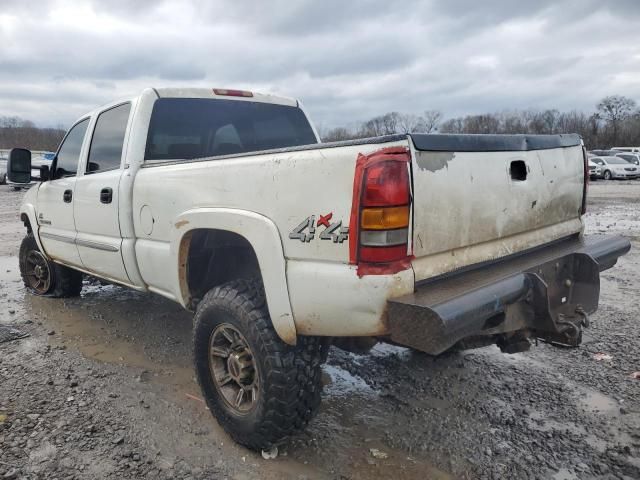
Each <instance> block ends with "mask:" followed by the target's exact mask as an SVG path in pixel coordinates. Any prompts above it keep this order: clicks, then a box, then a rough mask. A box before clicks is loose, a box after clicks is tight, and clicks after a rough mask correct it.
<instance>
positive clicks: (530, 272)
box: [388, 235, 631, 355]
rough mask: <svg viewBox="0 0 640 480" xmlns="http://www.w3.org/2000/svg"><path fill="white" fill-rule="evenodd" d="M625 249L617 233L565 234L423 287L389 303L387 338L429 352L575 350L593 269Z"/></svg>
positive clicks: (596, 286) (588, 308)
mask: <svg viewBox="0 0 640 480" xmlns="http://www.w3.org/2000/svg"><path fill="white" fill-rule="evenodd" d="M630 247H631V244H630V243H629V241H628V240H627V239H625V238H623V237H618V236H607V235H593V236H587V237H572V238H569V239H565V240H562V241H560V242H556V243H553V244H551V245H547V246H544V247H542V248H538V249H535V250H533V251H528V252H523V253H522V254H518V255H515V256H511V257H508V258H506V259H503V260H500V261H498V262H495V263H489V264H483V265H479V266H477V267H476V268H473V269H471V270H466V271H463V272H462V271H461V272H457V273H455V274H453V275H448V276H446V277H440V278H438V279H435V280H430V281H428V282H423V283H421V284H419V285H418V286H417V288H416V291H415V292H414V293H412V294H410V295H406V296H403V297H400V298H394V299H392V300H389V302H388V322H389V330H390V339H391V340H392V341H393V342H395V343H398V344H401V345H406V346H409V347H412V348H415V349H418V350H422V351H424V352H427V353H430V354H434V355H436V354H439V353H442V352H444V351H445V350H447V349H449V348H450V347H452V346H454V345H456V344H459V343H460V344H462V346H465V345H469V346H471V345H475V344H479V343H496V342H497V343H498V344H502V345H506V346H508V345H509V344H510V342H513V343H517V342H523V341H524V342H527V341H526V339H527V338H528V337H535V338H542V339H545V340H549V341H553V342H558V343H563V344H569V345H577V344H579V343H580V340H581V328H582V325H583V324H584V322H585V320H586V318H587V315H588V314H591V313H593V312H595V310H596V309H597V307H598V298H599V294H600V275H599V274H600V272H601V271H603V270H606V269H608V268H611V267H612V266H613V265H615V263H616V261H617V259H618V257H620V256H621V255H624V254H626V253H627V252H628V251H629V249H630ZM527 345H528V342H527ZM505 350H507V351H508V348H505Z"/></svg>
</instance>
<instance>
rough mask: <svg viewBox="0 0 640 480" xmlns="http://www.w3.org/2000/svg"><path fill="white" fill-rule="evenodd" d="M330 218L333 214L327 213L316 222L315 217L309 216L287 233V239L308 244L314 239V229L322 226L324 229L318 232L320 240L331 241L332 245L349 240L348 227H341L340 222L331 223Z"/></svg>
mask: <svg viewBox="0 0 640 480" xmlns="http://www.w3.org/2000/svg"><path fill="white" fill-rule="evenodd" d="M332 217H333V212H329V213H327V214H326V215H320V218H319V219H318V221H317V222H316V216H315V215H311V216H309V217H307V218H305V219H304V220H303V221H302V222H300V224H299V225H298V226H297V227H296V228H294V229H293V230H292V231H291V233H289V238H290V239H292V240H300V241H301V242H302V243H305V242H307V243H308V242H310V241H311V240H313V239H314V238H315V236H316V229H317V228H318V227H320V226H323V227H325V228H324V230H322V232H320V240H333V243H342V242H344V241H345V240H347V239H348V238H349V227H343V226H342V220H340V221H339V222H333V223H331V218H332Z"/></svg>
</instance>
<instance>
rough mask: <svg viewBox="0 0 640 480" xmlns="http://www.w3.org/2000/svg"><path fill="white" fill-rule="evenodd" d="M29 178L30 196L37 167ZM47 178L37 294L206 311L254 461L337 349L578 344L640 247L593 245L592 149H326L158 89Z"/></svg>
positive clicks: (211, 357)
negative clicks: (89, 292) (157, 299)
mask: <svg viewBox="0 0 640 480" xmlns="http://www.w3.org/2000/svg"><path fill="white" fill-rule="evenodd" d="M613 160H614V161H619V162H624V163H626V162H625V161H624V160H623V159H621V158H618V157H613ZM627 165H629V164H628V163H627ZM8 167H9V168H8V173H9V178H10V179H11V180H12V181H21V182H24V183H28V182H30V181H31V176H30V170H31V153H30V152H29V151H28V150H24V149H14V150H12V152H11V154H10V158H9V166H8ZM634 168H635V167H634ZM46 170H47V169H46V168H43V174H42V177H43V181H42V182H41V183H40V184H39V185H36V186H34V187H33V188H31V190H29V192H27V194H26V195H25V196H24V198H23V204H22V207H21V210H20V214H21V219H22V221H23V222H24V224H25V227H26V236H25V238H24V240H23V243H22V246H21V248H20V272H21V274H22V278H23V281H24V283H25V286H26V287H27V289H28V290H29V291H30V292H32V293H34V294H36V295H43V296H48V297H65V296H77V295H79V294H80V291H81V289H82V286H83V283H82V274H83V272H84V273H87V274H90V275H92V276H96V277H98V278H101V279H104V280H105V281H108V282H112V283H118V284H122V285H125V286H127V287H129V288H133V289H135V290H138V291H143V292H154V293H157V294H160V295H163V296H165V297H167V298H169V299H171V300H173V301H175V302H178V303H179V304H181V305H182V306H183V307H184V308H186V309H188V310H191V311H194V312H195V317H194V333H193V339H194V344H193V352H194V353H193V357H194V361H195V370H196V375H197V378H198V381H199V383H200V386H201V388H202V392H203V396H204V399H205V401H206V403H207V406H208V407H209V409H210V411H211V412H212V413H213V414H214V415H215V416H216V417H217V419H218V421H219V422H220V424H221V425H222V426H223V427H224V428H225V429H226V430H227V432H229V433H230V435H231V436H232V437H233V438H234V439H235V440H236V441H238V442H239V443H242V444H244V445H247V446H249V447H251V448H254V449H261V448H269V447H271V446H273V445H277V444H278V443H279V442H281V441H282V440H283V439H284V438H285V437H287V436H288V435H290V434H292V433H293V432H295V431H296V430H298V429H300V428H302V427H304V426H305V425H306V423H307V422H308V421H309V420H310V419H311V418H312V417H313V415H314V414H315V413H316V412H317V410H318V407H319V403H320V391H321V388H322V381H321V380H322V379H321V373H322V371H321V368H320V367H321V364H322V362H323V361H324V360H325V359H326V355H327V348H328V347H329V345H330V344H331V343H334V344H335V345H336V346H340V347H341V348H345V349H351V350H354V349H357V350H362V349H364V348H365V347H369V348H371V347H373V345H375V344H376V342H377V341H386V342H390V343H393V344H397V345H404V346H407V347H411V348H414V349H416V350H420V351H423V352H426V353H429V354H432V355H438V354H440V353H442V352H444V351H446V350H448V349H450V348H454V347H456V348H475V347H478V346H484V345H490V344H497V345H498V346H499V347H500V349H501V350H502V351H503V352H505V353H516V352H522V351H525V350H528V349H529V347H530V340H535V339H538V338H541V339H544V340H547V341H549V342H553V343H557V344H564V345H571V346H577V345H579V344H580V342H581V341H582V329H583V327H585V326H587V325H588V315H590V314H591V313H593V312H595V311H596V309H597V307H598V297H599V291H600V290H599V284H600V283H599V282H600V279H599V277H600V272H601V271H603V270H606V269H608V268H611V267H613V265H614V264H615V263H616V261H617V259H618V257H619V256H620V255H624V254H625V253H626V252H627V251H628V250H629V248H630V242H629V240H627V239H625V238H623V237H616V236H611V235H597V236H585V235H583V232H584V224H583V221H582V215H583V214H584V213H585V210H586V199H587V186H588V165H587V158H586V156H585V155H584V149H583V143H582V140H581V138H580V137H579V136H578V135H427V134H411V135H408V134H404V135H388V136H381V137H375V138H368V139H360V140H355V141H346V142H336V143H326V144H323V143H319V139H318V135H317V133H316V131H315V129H314V128H313V126H312V125H311V123H310V121H309V120H308V118H307V117H306V114H305V112H304V110H303V109H302V108H301V106H300V103H299V102H298V101H296V100H295V99H290V98H284V97H277V96H272V95H262V94H257V93H254V92H247V91H239V90H226V89H179V88H165V89H162V88H159V89H146V90H144V91H143V92H142V93H141V94H140V95H139V96H136V97H133V98H128V99H124V100H121V101H118V102H114V103H111V104H109V105H105V106H103V107H101V108H98V109H96V110H95V111H93V112H90V113H88V114H87V115H85V116H83V117H81V118H80V119H79V120H78V122H77V123H76V124H74V126H73V127H72V128H71V129H70V130H69V132H68V133H67V134H66V136H65V138H64V140H63V141H62V144H61V145H60V147H59V149H58V152H57V154H56V157H55V159H54V161H53V166H52V168H51V169H50V171H49V172H46ZM45 172H46V175H45ZM354 337H355V338H354Z"/></svg>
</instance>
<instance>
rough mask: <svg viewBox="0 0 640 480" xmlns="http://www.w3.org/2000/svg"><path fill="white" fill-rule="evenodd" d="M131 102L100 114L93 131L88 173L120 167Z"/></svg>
mask: <svg viewBox="0 0 640 480" xmlns="http://www.w3.org/2000/svg"><path fill="white" fill-rule="evenodd" d="M130 111H131V104H130V103H125V104H123V105H118V106H117V107H113V108H111V109H109V110H107V111H105V112H102V113H101V114H100V115H99V116H98V120H97V122H96V128H95V130H94V131H93V138H92V139H91V146H90V147H89V159H88V162H87V168H86V173H96V172H104V171H107V170H115V169H118V168H120V159H121V158H122V148H123V144H124V135H125V131H126V129H127V121H128V120H129V112H130Z"/></svg>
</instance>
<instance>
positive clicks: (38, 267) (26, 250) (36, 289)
mask: <svg viewBox="0 0 640 480" xmlns="http://www.w3.org/2000/svg"><path fill="white" fill-rule="evenodd" d="M19 258H20V276H21V277H22V281H23V282H24V286H25V287H26V288H27V290H29V291H30V292H31V293H33V294H34V295H40V296H48V297H56V298H61V297H77V296H78V295H80V291H81V290H82V273H81V272H78V271H77V270H73V269H71V268H67V267H63V266H62V265H58V264H56V263H53V262H52V261H50V260H49V259H47V258H46V257H45V256H44V255H43V254H42V252H41V251H40V249H39V248H38V244H37V243H36V239H35V238H34V237H33V233H29V234H28V235H27V236H26V237H24V238H23V239H22V244H21V245H20V256H19Z"/></svg>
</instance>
